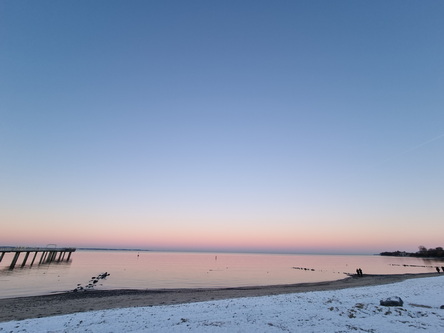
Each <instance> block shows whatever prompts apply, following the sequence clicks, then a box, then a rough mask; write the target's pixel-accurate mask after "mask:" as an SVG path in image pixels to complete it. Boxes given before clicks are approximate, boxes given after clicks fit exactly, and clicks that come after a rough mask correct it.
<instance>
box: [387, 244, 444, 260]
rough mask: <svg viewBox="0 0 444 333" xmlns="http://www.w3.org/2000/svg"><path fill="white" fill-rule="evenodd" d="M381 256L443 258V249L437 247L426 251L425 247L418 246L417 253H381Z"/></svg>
mask: <svg viewBox="0 0 444 333" xmlns="http://www.w3.org/2000/svg"><path fill="white" fill-rule="evenodd" d="M380 255H381V256H394V257H420V258H444V249H443V248H442V247H437V248H434V249H427V248H426V247H425V246H422V245H421V246H419V250H418V251H417V252H414V253H413V252H405V251H395V252H381V253H380Z"/></svg>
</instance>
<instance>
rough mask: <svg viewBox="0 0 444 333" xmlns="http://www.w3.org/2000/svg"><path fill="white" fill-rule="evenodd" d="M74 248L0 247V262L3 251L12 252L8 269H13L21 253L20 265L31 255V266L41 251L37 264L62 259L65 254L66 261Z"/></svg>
mask: <svg viewBox="0 0 444 333" xmlns="http://www.w3.org/2000/svg"><path fill="white" fill-rule="evenodd" d="M75 251H76V249H75V248H73V247H60V248H57V247H3V248H2V247H0V262H2V260H3V257H4V256H5V253H14V257H13V259H12V262H11V264H10V265H9V269H13V268H14V267H15V265H16V264H17V261H18V259H19V257H20V255H21V254H22V253H24V254H25V256H24V258H23V261H22V265H21V267H23V266H25V265H26V262H27V261H28V259H29V258H30V256H31V257H32V261H31V264H30V265H31V266H32V265H33V264H34V262H35V259H36V258H37V255H38V254H39V253H41V256H40V260H39V264H43V263H50V262H54V261H57V262H59V261H63V260H64V259H65V255H67V258H66V261H69V259H71V254H72V253H73V252H75Z"/></svg>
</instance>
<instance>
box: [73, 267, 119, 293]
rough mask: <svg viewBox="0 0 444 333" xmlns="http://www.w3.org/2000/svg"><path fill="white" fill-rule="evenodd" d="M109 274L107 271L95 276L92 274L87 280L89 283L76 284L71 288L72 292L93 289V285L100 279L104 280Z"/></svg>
mask: <svg viewBox="0 0 444 333" xmlns="http://www.w3.org/2000/svg"><path fill="white" fill-rule="evenodd" d="M110 275H111V274H110V273H108V272H105V273H100V274H99V275H97V276H93V277H92V278H91V280H89V283H88V284H87V285H86V286H82V285H81V284H80V283H78V284H77V287H76V288H75V289H74V290H73V292H75V293H76V292H82V291H86V290H91V289H93V288H94V287H95V286H97V283H98V282H99V281H100V280H104V279H106V278H107V277H108V276H110Z"/></svg>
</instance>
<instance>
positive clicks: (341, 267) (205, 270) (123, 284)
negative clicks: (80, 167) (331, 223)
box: [0, 251, 444, 298]
mask: <svg viewBox="0 0 444 333" xmlns="http://www.w3.org/2000/svg"><path fill="white" fill-rule="evenodd" d="M12 256H13V255H12V254H6V255H5V257H4V259H3V261H2V262H1V263H0V298H7V297H17V296H31V295H43V294H49V293H58V292H64V291H69V290H73V289H75V288H76V287H77V285H78V284H81V285H82V286H85V285H87V284H88V283H89V281H90V279H91V278H92V277H94V276H97V275H98V274H100V273H104V272H108V273H110V276H109V277H107V278H106V279H105V280H100V281H99V283H97V287H96V288H95V289H125V288H128V289H132V288H136V289H158V288H199V287H212V288H215V287H239V286H254V285H273V284H292V283H302V282H320V281H332V280H338V279H342V278H344V277H346V274H354V273H355V270H356V268H361V269H362V270H363V272H364V274H402V273H426V272H436V271H435V268H434V267H435V266H444V262H442V261H435V260H425V259H419V258H399V257H381V256H362V255H295V254H287V255H282V254H243V253H242V254H233V253H171V252H136V251H77V252H74V253H73V256H72V258H71V260H70V261H69V262H66V261H64V262H58V263H57V262H53V263H50V264H41V265H36V264H34V265H33V266H32V267H30V266H29V265H26V266H24V267H23V268H22V267H20V265H17V267H16V268H14V269H13V270H9V269H8V266H9V264H10V263H11V260H12ZM19 263H20V259H19ZM424 266H426V267H424Z"/></svg>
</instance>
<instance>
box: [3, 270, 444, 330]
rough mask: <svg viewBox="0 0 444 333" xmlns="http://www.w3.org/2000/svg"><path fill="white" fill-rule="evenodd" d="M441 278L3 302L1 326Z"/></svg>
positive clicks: (404, 277)
mask: <svg viewBox="0 0 444 333" xmlns="http://www.w3.org/2000/svg"><path fill="white" fill-rule="evenodd" d="M433 276H439V275H438V274H437V273H420V274H396V275H364V276H363V277H356V276H350V277H347V278H345V279H341V280H335V281H327V282H314V283H298V284H291V285H271V286H251V287H236V288H190V289H143V290H135V289H118V290H93V291H87V292H82V293H74V292H67V293H61V294H52V295H45V296H30V297H17V298H6V299H0V308H1V309H2V311H1V312H0V322H4V321H11V320H23V319H30V318H40V317H48V316H55V315H63V314H71V313H77V312H87V311H97V310H106V309H115V308H126V307H141V306H159V305H172V304H183V303H192V302H203V301H212V300H220V299H233V298H241V297H258V296H270V295H279V294H289V293H302V292H311V291H327V290H339V289H345V288H357V287H368V286H374V285H382V284H390V283H396V282H401V281H404V280H407V279H412V278H423V277H433Z"/></svg>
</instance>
